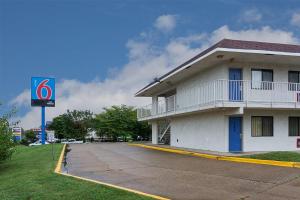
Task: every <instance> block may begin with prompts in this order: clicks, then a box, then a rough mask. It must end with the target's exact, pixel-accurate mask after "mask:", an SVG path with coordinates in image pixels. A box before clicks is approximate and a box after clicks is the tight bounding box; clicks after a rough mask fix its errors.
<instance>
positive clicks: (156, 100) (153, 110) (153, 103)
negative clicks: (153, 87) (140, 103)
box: [152, 96, 158, 115]
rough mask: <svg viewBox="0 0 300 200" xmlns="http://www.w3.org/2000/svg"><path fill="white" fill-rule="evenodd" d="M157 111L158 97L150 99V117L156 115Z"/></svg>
mask: <svg viewBox="0 0 300 200" xmlns="http://www.w3.org/2000/svg"><path fill="white" fill-rule="evenodd" d="M157 111H158V96H153V97H152V115H156V114H157Z"/></svg>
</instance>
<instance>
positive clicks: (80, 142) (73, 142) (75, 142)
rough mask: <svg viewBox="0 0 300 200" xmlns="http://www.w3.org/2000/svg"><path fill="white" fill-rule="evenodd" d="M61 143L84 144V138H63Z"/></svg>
mask: <svg viewBox="0 0 300 200" xmlns="http://www.w3.org/2000/svg"><path fill="white" fill-rule="evenodd" d="M61 143H63V144H82V143H83V141H82V140H79V141H77V140H75V139H68V140H66V139H62V140H61Z"/></svg>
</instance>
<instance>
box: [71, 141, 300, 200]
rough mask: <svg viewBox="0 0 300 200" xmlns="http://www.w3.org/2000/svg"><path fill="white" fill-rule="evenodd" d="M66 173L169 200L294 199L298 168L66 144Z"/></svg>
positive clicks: (299, 191) (299, 188)
mask: <svg viewBox="0 0 300 200" xmlns="http://www.w3.org/2000/svg"><path fill="white" fill-rule="evenodd" d="M70 148H71V151H70V152H69V153H68V156H67V157H68V159H67V160H68V172H69V173H70V174H73V175H77V176H82V177H86V178H91V179H95V180H99V181H103V182H107V183H111V184H115V185H118V186H123V187H127V188H131V189H135V190H139V191H142V192H146V193H150V194H155V195H159V196H162V197H168V198H171V199H275V200H276V199H300V169H294V168H285V167H274V166H266V165H254V164H245V163H235V162H227V161H217V160H210V159H205V158H199V157H193V156H187V155H179V154H174V153H168V152H161V151H157V150H150V149H144V148H140V147H134V146H128V145H127V144H126V143H98V144H71V145H70Z"/></svg>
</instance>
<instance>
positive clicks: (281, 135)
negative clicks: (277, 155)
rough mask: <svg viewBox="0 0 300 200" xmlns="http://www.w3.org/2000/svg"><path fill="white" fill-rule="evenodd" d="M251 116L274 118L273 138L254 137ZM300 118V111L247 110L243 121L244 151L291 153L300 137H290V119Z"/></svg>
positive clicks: (295, 148)
mask: <svg viewBox="0 0 300 200" xmlns="http://www.w3.org/2000/svg"><path fill="white" fill-rule="evenodd" d="M251 116H273V125H274V127H273V128H274V132H273V133H274V135H273V137H252V136H251ZM289 116H300V111H287V110H286V111H284V110H246V111H245V114H244V120H243V151H245V152H247V151H291V150H300V149H299V148H297V145H296V140H297V138H300V137H295V136H288V130H289V129H288V125H289V124H288V117H289Z"/></svg>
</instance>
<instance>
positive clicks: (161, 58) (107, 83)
mask: <svg viewBox="0 0 300 200" xmlns="http://www.w3.org/2000/svg"><path fill="white" fill-rule="evenodd" d="M223 38H232V39H243V40H259V41H267V42H282V43H298V42H299V40H298V38H296V37H295V36H294V35H293V33H292V32H285V31H282V30H279V29H272V28H270V27H268V26H266V27H262V28H260V29H247V30H238V31H234V30H231V29H230V28H229V27H228V26H222V27H220V28H218V29H216V30H215V31H213V32H212V33H210V34H208V33H199V34H195V35H189V36H186V37H178V38H173V39H172V40H170V41H169V42H168V43H167V44H165V45H162V46H159V45H157V44H154V43H152V42H151V41H149V40H147V39H145V40H144V41H137V40H129V41H128V43H127V48H128V57H129V61H128V63H127V64H125V65H124V66H123V67H122V68H121V69H119V70H118V71H116V69H114V76H109V77H108V78H106V79H105V80H102V81H101V80H97V79H95V80H93V81H91V82H88V83H84V82H81V81H79V80H61V81H60V82H59V83H58V84H57V87H56V92H57V94H56V97H57V100H56V107H55V108H47V116H46V119H47V120H51V119H52V118H53V117H55V116H57V115H59V114H62V113H64V112H65V111H66V110H67V109H70V110H72V109H81V110H83V109H90V110H91V111H93V112H95V113H98V112H101V111H102V108H103V107H107V106H111V105H120V104H127V105H133V106H138V105H144V104H145V103H149V102H150V98H135V97H134V94H135V92H137V91H138V90H139V89H141V88H142V87H143V86H145V85H146V84H147V83H149V82H150V81H151V80H153V78H154V77H157V76H160V75H162V74H164V73H165V72H167V71H169V70H171V69H172V68H174V67H176V66H177V65H179V64H181V63H182V62H184V61H185V60H186V59H189V58H191V57H192V56H194V55H196V54H197V53H199V52H200V51H201V50H203V49H204V48H207V47H208V46H210V45H212V44H213V43H215V42H218V41H219V40H221V39H223ZM95 76H96V75H95ZM29 93H30V92H29V90H24V92H22V93H21V94H20V95H18V96H17V97H16V98H15V99H14V100H13V101H12V103H15V104H16V105H17V106H27V107H28V108H30V94H29ZM19 119H20V120H21V126H23V127H24V128H31V127H37V126H39V124H40V110H39V109H38V108H30V110H29V112H27V113H26V114H25V115H24V116H21V117H20V118H19Z"/></svg>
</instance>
